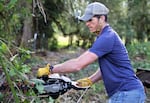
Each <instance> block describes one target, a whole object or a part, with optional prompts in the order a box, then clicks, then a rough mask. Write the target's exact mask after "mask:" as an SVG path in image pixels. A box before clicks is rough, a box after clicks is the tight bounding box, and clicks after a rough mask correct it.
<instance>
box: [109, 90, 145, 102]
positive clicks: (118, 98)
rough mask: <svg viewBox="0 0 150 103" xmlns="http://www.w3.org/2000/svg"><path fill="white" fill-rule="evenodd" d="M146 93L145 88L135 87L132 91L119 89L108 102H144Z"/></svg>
mask: <svg viewBox="0 0 150 103" xmlns="http://www.w3.org/2000/svg"><path fill="white" fill-rule="evenodd" d="M145 100H146V94H145V91H144V89H135V90H131V91H119V92H117V93H115V94H114V95H113V96H111V97H110V98H109V100H108V103H144V102H145Z"/></svg>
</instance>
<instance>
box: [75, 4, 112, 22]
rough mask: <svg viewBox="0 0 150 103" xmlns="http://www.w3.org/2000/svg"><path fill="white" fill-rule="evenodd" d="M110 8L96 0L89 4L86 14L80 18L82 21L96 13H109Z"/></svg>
mask: <svg viewBox="0 0 150 103" xmlns="http://www.w3.org/2000/svg"><path fill="white" fill-rule="evenodd" d="M108 12H109V9H108V8H107V7H106V6H105V5H104V4H102V3H99V2H94V3H91V4H89V5H88V6H87V8H86V9H85V12H84V15H83V16H81V17H79V18H78V19H79V20H81V21H88V20H90V19H91V18H92V17H93V16H94V15H107V14H108Z"/></svg>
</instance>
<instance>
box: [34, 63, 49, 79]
mask: <svg viewBox="0 0 150 103" xmlns="http://www.w3.org/2000/svg"><path fill="white" fill-rule="evenodd" d="M49 74H51V72H50V64H47V65H46V67H43V68H39V69H38V71H37V76H38V77H42V76H44V75H49Z"/></svg>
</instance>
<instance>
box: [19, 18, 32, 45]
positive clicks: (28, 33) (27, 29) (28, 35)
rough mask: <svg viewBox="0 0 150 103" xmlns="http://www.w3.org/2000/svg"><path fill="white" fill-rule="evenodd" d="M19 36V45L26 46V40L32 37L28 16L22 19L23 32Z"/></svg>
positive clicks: (30, 21) (30, 19)
mask: <svg viewBox="0 0 150 103" xmlns="http://www.w3.org/2000/svg"><path fill="white" fill-rule="evenodd" d="M22 34H23V35H22V38H21V45H20V46H21V47H28V46H29V43H28V41H29V40H31V38H32V18H31V17H28V18H26V19H25V20H24V26H23V33H22Z"/></svg>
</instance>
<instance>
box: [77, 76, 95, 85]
mask: <svg viewBox="0 0 150 103" xmlns="http://www.w3.org/2000/svg"><path fill="white" fill-rule="evenodd" d="M92 84H93V83H92V81H91V79H90V78H88V77H85V78H82V79H79V80H77V85H78V86H80V87H90V86H92Z"/></svg>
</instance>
